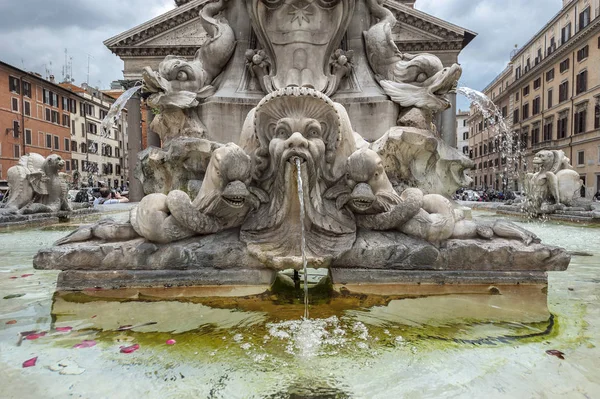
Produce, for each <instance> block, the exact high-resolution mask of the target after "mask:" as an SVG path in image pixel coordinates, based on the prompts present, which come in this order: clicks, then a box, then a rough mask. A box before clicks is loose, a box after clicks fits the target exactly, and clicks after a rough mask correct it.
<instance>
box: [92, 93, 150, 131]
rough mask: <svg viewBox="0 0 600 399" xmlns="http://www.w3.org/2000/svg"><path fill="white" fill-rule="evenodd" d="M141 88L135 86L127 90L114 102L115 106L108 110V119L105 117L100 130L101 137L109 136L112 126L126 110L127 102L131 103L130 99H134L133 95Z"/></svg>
mask: <svg viewBox="0 0 600 399" xmlns="http://www.w3.org/2000/svg"><path fill="white" fill-rule="evenodd" d="M141 88H142V86H141V85H140V86H134V87H132V88H131V89H128V90H126V91H125V92H124V93H123V94H121V95H120V96H119V98H117V100H116V101H115V102H114V104H113V105H112V106H111V107H110V109H109V110H108V113H107V114H106V117H104V119H103V120H102V123H101V129H100V136H101V137H107V136H108V134H109V132H110V128H111V127H112V125H114V124H115V121H116V120H117V119H119V117H120V116H121V113H122V112H123V109H125V106H126V105H127V101H129V99H131V97H133V95H134V94H135V93H137V92H138V91H139V90H141Z"/></svg>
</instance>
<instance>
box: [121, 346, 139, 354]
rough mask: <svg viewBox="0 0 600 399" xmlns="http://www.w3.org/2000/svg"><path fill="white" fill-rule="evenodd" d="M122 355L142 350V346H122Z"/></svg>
mask: <svg viewBox="0 0 600 399" xmlns="http://www.w3.org/2000/svg"><path fill="white" fill-rule="evenodd" d="M120 348H121V353H132V352H135V351H136V350H138V349H140V346H139V345H138V344H133V345H131V346H121V347H120Z"/></svg>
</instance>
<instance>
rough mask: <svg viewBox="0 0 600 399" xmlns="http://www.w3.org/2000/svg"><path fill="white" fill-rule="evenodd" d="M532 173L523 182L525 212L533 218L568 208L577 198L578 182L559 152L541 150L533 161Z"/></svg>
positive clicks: (571, 168) (577, 174) (578, 179)
mask: <svg viewBox="0 0 600 399" xmlns="http://www.w3.org/2000/svg"><path fill="white" fill-rule="evenodd" d="M533 164H534V165H535V167H536V169H537V170H536V172H535V173H528V174H527V176H526V178H525V196H526V202H525V209H526V210H527V211H528V212H530V213H533V214H540V213H550V212H553V211H555V210H558V209H562V208H563V207H564V206H572V205H573V201H574V200H575V199H576V198H579V190H580V189H581V185H582V182H581V179H580V178H579V173H577V172H576V171H574V170H573V167H572V166H571V164H570V160H569V158H567V157H566V156H565V153H564V152H563V151H562V150H544V151H540V152H538V153H537V154H536V155H535V157H534V158H533Z"/></svg>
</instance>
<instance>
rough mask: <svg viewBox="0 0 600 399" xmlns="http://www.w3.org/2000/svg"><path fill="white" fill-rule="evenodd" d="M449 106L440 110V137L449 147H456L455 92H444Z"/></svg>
mask: <svg viewBox="0 0 600 399" xmlns="http://www.w3.org/2000/svg"><path fill="white" fill-rule="evenodd" d="M446 98H448V100H449V101H450V104H451V107H450V108H448V109H447V110H445V111H444V112H442V115H441V118H440V119H441V120H440V125H441V129H440V132H441V134H442V139H443V140H444V142H445V143H446V144H448V145H449V146H450V147H453V148H456V93H454V94H452V93H451V94H446Z"/></svg>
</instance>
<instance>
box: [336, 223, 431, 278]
mask: <svg viewBox="0 0 600 399" xmlns="http://www.w3.org/2000/svg"><path fill="white" fill-rule="evenodd" d="M439 257H440V253H439V251H438V249H437V248H436V247H435V246H433V245H432V244H430V243H428V242H427V241H424V240H420V239H417V238H413V237H410V236H407V235H404V234H402V233H398V232H394V231H387V232H377V231H370V230H363V229H360V230H359V231H358V233H357V236H356V242H355V243H354V246H353V247H352V249H351V250H350V251H348V252H346V253H345V254H343V255H342V256H341V257H339V258H338V259H337V260H336V261H335V262H333V266H332V267H334V268H365V269H422V270H427V269H435V268H436V264H437V262H438V258H439Z"/></svg>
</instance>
